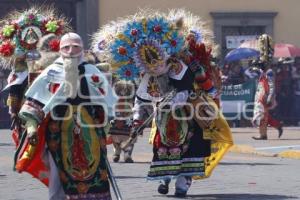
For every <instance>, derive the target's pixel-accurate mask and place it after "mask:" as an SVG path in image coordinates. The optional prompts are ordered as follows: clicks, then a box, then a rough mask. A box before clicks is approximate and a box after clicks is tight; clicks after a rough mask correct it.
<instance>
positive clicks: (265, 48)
mask: <svg viewBox="0 0 300 200" xmlns="http://www.w3.org/2000/svg"><path fill="white" fill-rule="evenodd" d="M258 48H259V51H260V57H259V60H260V61H262V62H264V63H270V62H271V61H272V58H273V54H274V44H273V40H272V38H271V36H269V35H267V34H262V35H261V36H259V38H258Z"/></svg>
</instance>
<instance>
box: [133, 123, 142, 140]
mask: <svg viewBox="0 0 300 200" xmlns="http://www.w3.org/2000/svg"><path fill="white" fill-rule="evenodd" d="M142 125H143V121H139V120H134V121H133V123H132V126H131V129H130V136H131V137H135V136H137V135H143V128H142V127H141V126H142Z"/></svg>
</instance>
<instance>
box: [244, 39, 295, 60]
mask: <svg viewBox="0 0 300 200" xmlns="http://www.w3.org/2000/svg"><path fill="white" fill-rule="evenodd" d="M239 48H252V49H256V50H258V41H257V40H250V41H245V42H244V43H242V44H241V45H240V46H239ZM298 56H300V48H299V47H297V46H295V45H292V44H287V43H277V44H275V45H274V57H277V58H280V57H284V58H286V57H298Z"/></svg>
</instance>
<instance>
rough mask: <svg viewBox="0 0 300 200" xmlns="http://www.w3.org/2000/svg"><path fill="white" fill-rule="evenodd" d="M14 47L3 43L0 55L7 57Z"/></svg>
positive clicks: (0, 47)
mask: <svg viewBox="0 0 300 200" xmlns="http://www.w3.org/2000/svg"><path fill="white" fill-rule="evenodd" d="M14 50H15V47H14V46H13V45H12V44H11V43H10V42H9V41H6V42H3V43H2V44H1V46H0V54H1V55H2V56H4V57H9V56H11V55H12V54H13V53H14Z"/></svg>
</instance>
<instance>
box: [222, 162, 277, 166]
mask: <svg viewBox="0 0 300 200" xmlns="http://www.w3.org/2000/svg"><path fill="white" fill-rule="evenodd" d="M220 165H228V166H230V165H247V166H272V165H281V164H274V163H255V162H253V163H234V162H230V163H228V162H221V163H220Z"/></svg>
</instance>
